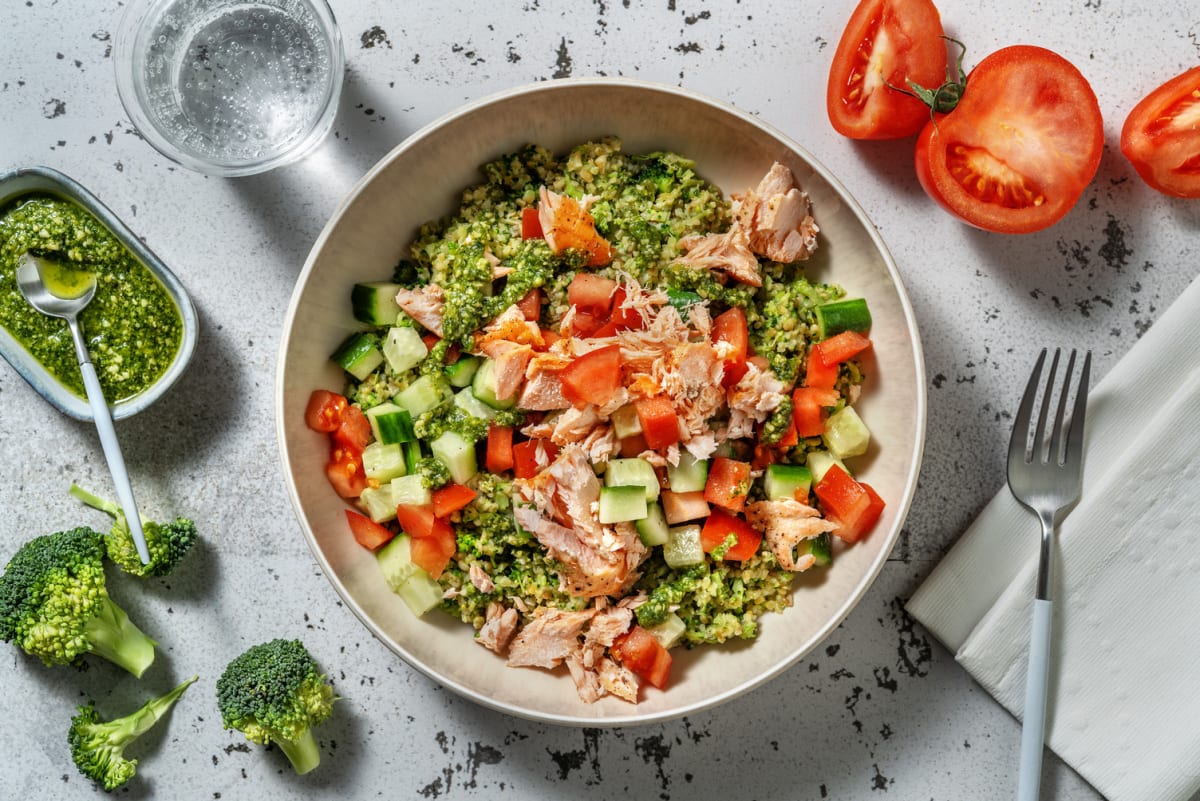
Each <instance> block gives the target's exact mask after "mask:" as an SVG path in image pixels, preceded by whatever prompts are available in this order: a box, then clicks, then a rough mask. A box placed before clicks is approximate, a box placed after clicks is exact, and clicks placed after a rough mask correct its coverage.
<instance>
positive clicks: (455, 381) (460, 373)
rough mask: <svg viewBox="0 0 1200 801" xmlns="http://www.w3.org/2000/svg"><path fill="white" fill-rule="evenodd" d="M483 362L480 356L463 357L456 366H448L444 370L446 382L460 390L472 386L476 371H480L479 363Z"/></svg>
mask: <svg viewBox="0 0 1200 801" xmlns="http://www.w3.org/2000/svg"><path fill="white" fill-rule="evenodd" d="M482 361H483V359H481V358H480V357H478V356H463V357H461V358H460V359H459V360H458V361H456V362H455V363H454V364H448V365H446V367H445V369H444V370H443V372H444V373H445V374H446V380H447V381H449V382H450V386H452V387H455V388H458V389H461V388H462V387H469V386H471V380H472V379H473V378H475V371H476V370H478V369H479V363H480V362H482Z"/></svg>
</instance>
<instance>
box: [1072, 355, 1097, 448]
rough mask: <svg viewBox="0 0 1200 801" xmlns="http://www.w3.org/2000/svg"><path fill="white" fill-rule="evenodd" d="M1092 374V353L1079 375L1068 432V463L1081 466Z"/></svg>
mask: <svg viewBox="0 0 1200 801" xmlns="http://www.w3.org/2000/svg"><path fill="white" fill-rule="evenodd" d="M1091 372H1092V352H1091V351H1090V350H1089V351H1087V352H1086V353H1085V354H1084V357H1083V370H1082V371H1080V373H1079V389H1078V390H1077V391H1076V393H1075V408H1074V409H1073V410H1072V411H1071V429H1070V430H1069V431H1068V432H1067V452H1066V457H1065V458H1066V461H1067V462H1068V463H1071V464H1079V462H1080V460H1081V459H1082V457H1083V418H1084V415H1085V413H1086V412H1087V394H1088V379H1089V377H1090V375H1091Z"/></svg>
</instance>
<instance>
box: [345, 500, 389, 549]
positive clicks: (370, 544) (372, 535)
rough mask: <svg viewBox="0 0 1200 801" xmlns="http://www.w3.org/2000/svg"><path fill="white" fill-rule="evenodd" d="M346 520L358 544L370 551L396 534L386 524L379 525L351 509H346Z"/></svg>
mask: <svg viewBox="0 0 1200 801" xmlns="http://www.w3.org/2000/svg"><path fill="white" fill-rule="evenodd" d="M346 522H348V523H349V524H350V532H351V533H352V534H353V535H354V539H356V540H357V541H358V544H359V545H361V546H362V547H364V548H367V549H369V550H372V551H373V550H375V549H376V548H378V547H379V546H381V545H383V544H384V543H386V542H387V541H388V540H390V539H391V538H392V537H394V536H396V533H395V532H394V531H392V530H391V529H389V528H388V527H387V526H381V525H379V524H378V523H376V522H375V521H374V520H372V519H371V518H369V517H367V516H366V515H361V514H359V513H358V512H355V511H354V510H353V509H347V510H346Z"/></svg>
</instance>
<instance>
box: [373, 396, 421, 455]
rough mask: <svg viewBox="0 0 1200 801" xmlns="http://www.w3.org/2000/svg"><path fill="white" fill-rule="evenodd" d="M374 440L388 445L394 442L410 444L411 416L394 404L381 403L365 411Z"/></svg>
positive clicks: (412, 436) (413, 437)
mask: <svg viewBox="0 0 1200 801" xmlns="http://www.w3.org/2000/svg"><path fill="white" fill-rule="evenodd" d="M366 415H367V420H368V421H369V422H370V423H371V433H373V434H374V435H375V439H377V440H379V441H380V442H382V443H384V444H385V445H390V444H392V443H394V442H411V441H412V440H413V439H415V438H416V435H415V434H414V433H413V423H412V415H411V414H409V413H408V410H407V409H403V408H401V407H399V406H397V405H396V404H394V403H381V404H379V405H378V406H372V407H371V408H370V409H367V411H366Z"/></svg>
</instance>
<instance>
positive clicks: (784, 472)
mask: <svg viewBox="0 0 1200 801" xmlns="http://www.w3.org/2000/svg"><path fill="white" fill-rule="evenodd" d="M811 487H812V471H811V470H809V469H808V467H806V466H805V465H802V464H769V465H767V469H766V472H765V473H764V474H763V490H764V491H765V492H766V493H767V500H771V501H777V500H779V499H780V498H795V499H796V500H799V501H803V500H804V499H805V498H807V497H808V491H809V489H810V488H811Z"/></svg>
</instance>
